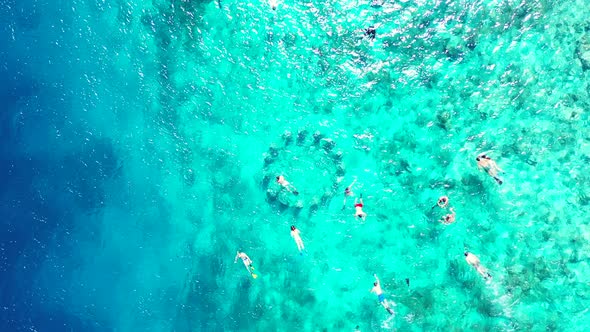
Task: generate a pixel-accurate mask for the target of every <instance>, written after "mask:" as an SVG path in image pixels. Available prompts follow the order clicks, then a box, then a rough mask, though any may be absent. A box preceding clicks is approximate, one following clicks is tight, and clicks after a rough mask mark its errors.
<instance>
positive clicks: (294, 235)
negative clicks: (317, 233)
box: [291, 225, 305, 253]
mask: <svg viewBox="0 0 590 332" xmlns="http://www.w3.org/2000/svg"><path fill="white" fill-rule="evenodd" d="M291 237H292V238H293V240H295V244H296V245H297V249H299V252H300V253H303V249H305V247H304V246H303V241H302V240H301V233H300V232H299V230H298V229H297V228H296V227H295V226H293V225H291Z"/></svg>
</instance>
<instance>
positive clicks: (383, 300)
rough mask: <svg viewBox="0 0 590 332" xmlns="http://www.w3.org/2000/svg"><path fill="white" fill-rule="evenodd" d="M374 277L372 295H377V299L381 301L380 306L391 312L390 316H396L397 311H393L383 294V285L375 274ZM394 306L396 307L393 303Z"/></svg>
mask: <svg viewBox="0 0 590 332" xmlns="http://www.w3.org/2000/svg"><path fill="white" fill-rule="evenodd" d="M373 276H375V282H374V283H373V289H371V293H375V295H377V299H379V304H381V305H382V306H383V308H385V310H387V312H389V314H390V315H394V314H395V311H393V309H391V307H390V305H389V302H388V301H387V299H386V298H385V295H384V294H383V290H382V289H381V283H380V282H379V278H378V277H377V274H374V275H373ZM393 305H395V303H393Z"/></svg>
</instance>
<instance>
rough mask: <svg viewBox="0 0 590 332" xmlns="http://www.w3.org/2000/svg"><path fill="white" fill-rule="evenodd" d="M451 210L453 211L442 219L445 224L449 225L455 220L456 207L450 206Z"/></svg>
mask: <svg viewBox="0 0 590 332" xmlns="http://www.w3.org/2000/svg"><path fill="white" fill-rule="evenodd" d="M449 211H451V213H449V214H447V215H446V216H444V217H442V218H441V219H440V222H442V223H443V224H445V225H449V224H452V223H454V222H455V215H456V213H455V209H454V208H450V209H449Z"/></svg>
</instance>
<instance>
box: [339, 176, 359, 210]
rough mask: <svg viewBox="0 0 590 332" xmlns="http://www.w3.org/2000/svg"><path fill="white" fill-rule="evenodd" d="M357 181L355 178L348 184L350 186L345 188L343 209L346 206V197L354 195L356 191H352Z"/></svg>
mask: <svg viewBox="0 0 590 332" xmlns="http://www.w3.org/2000/svg"><path fill="white" fill-rule="evenodd" d="M355 183H356V178H355V179H354V181H352V183H351V184H350V185H348V187H346V189H344V201H343V202H342V208H343V209H344V207H345V206H346V198H347V197H348V196H354V193H353V192H352V186H353V185H354V184H355Z"/></svg>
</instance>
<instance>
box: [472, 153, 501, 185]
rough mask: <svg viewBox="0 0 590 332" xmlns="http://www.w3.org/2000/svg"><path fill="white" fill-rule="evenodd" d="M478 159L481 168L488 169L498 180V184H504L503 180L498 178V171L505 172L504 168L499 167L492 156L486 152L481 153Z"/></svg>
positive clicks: (478, 165)
mask: <svg viewBox="0 0 590 332" xmlns="http://www.w3.org/2000/svg"><path fill="white" fill-rule="evenodd" d="M475 160H476V161H477V167H478V168H479V169H483V170H484V171H486V172H487V173H488V174H489V175H490V176H491V177H493V178H494V180H496V182H498V184H502V180H500V178H498V172H504V170H503V169H501V168H500V167H498V165H497V164H496V162H495V161H493V160H492V158H490V157H488V156H486V155H485V154H480V155H479V156H477V157H475Z"/></svg>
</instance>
